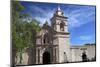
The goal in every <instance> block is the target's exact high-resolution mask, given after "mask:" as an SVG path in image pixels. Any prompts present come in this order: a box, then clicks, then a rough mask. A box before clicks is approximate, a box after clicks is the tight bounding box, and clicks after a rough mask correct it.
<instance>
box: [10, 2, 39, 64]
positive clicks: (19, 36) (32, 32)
mask: <svg viewBox="0 0 100 67" xmlns="http://www.w3.org/2000/svg"><path fill="white" fill-rule="evenodd" d="M24 9H25V7H24V6H22V5H21V4H20V2H19V1H12V24H11V29H12V33H11V34H12V48H13V55H12V56H13V62H14V61H15V60H14V59H15V56H16V53H19V56H20V63H21V62H22V61H21V60H22V53H23V52H24V49H26V48H30V47H34V45H35V42H36V34H37V33H38V32H39V31H40V26H39V22H38V21H37V20H35V19H34V20H32V21H30V22H28V20H27V18H29V15H28V14H22V13H21V12H22V11H23V10H24ZM24 19H26V20H25V21H23V20H24ZM13 64H15V63H13Z"/></svg>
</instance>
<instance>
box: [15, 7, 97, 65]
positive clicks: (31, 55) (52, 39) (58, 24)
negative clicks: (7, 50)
mask: <svg viewBox="0 0 100 67" xmlns="http://www.w3.org/2000/svg"><path fill="white" fill-rule="evenodd" d="M95 57H96V54H95V45H85V46H73V47H72V46H70V32H69V31H68V17H65V16H64V13H63V11H62V10H61V9H60V7H58V8H57V10H56V11H55V13H54V15H53V17H52V18H51V26H50V25H48V23H47V22H46V23H45V24H44V25H43V27H42V29H41V31H40V32H39V33H38V34H37V39H36V45H35V46H34V48H31V49H27V50H26V51H25V53H23V61H22V65H27V64H53V63H67V62H80V61H89V60H93V59H94V58H95ZM16 59H17V60H16V64H19V61H18V58H16Z"/></svg>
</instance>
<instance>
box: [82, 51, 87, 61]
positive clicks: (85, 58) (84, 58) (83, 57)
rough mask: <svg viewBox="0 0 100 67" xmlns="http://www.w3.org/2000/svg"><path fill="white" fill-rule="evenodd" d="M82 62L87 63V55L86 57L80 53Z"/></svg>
mask: <svg viewBox="0 0 100 67" xmlns="http://www.w3.org/2000/svg"><path fill="white" fill-rule="evenodd" d="M82 61H83V62H86V61H87V55H86V53H85V52H84V53H82Z"/></svg>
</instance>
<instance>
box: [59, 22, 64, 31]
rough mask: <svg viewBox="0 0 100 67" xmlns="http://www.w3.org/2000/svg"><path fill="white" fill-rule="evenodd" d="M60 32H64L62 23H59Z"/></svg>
mask: <svg viewBox="0 0 100 67" xmlns="http://www.w3.org/2000/svg"><path fill="white" fill-rule="evenodd" d="M60 30H61V31H64V23H60Z"/></svg>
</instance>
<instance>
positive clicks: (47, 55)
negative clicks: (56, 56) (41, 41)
mask: <svg viewBox="0 0 100 67" xmlns="http://www.w3.org/2000/svg"><path fill="white" fill-rule="evenodd" d="M43 64H50V53H49V52H47V51H46V52H44V53H43Z"/></svg>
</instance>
